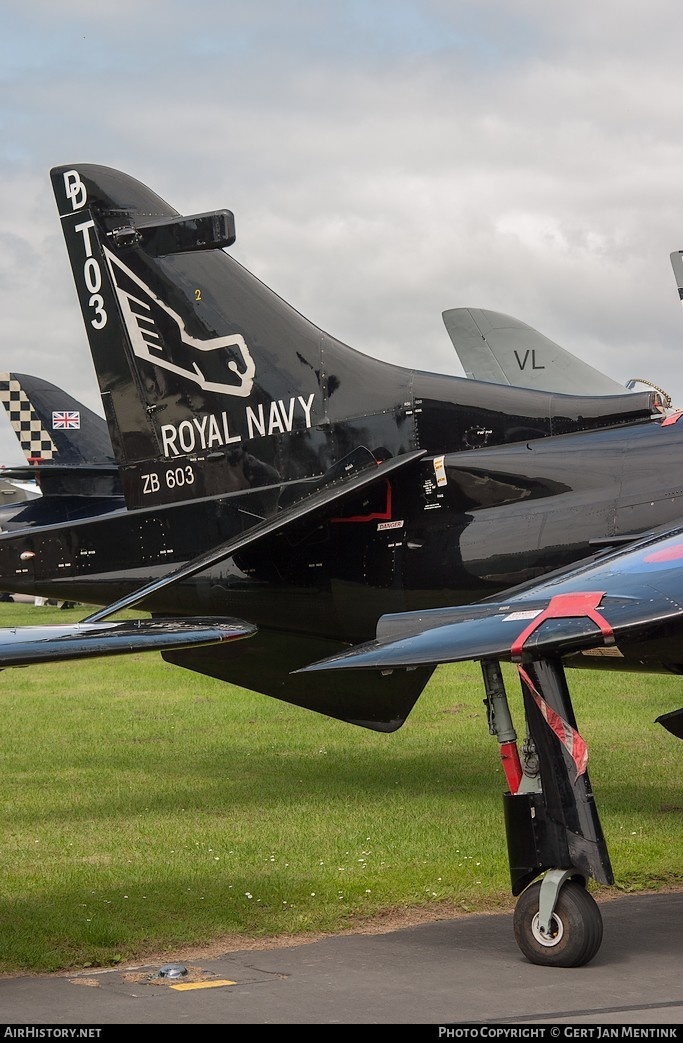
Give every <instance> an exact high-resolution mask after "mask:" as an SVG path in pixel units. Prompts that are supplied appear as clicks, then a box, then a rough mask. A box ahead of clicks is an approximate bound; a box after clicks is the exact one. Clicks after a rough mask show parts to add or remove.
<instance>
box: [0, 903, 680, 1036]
mask: <svg viewBox="0 0 683 1043" xmlns="http://www.w3.org/2000/svg"><path fill="white" fill-rule="evenodd" d="M600 908H601V912H602V917H603V923H604V936H603V942H602V946H601V948H600V950H599V952H598V953H597V955H596V956H595V958H594V959H593V960H592V961H591V962H590V963H589V964H587V965H586V966H584V967H578V968H570V969H554V968H547V967H539V966H535V965H533V964H531V963H529V962H527V961H526V960H525V958H524V957H523V956H522V954H521V952H520V950H519V949H518V948H517V944H516V942H515V940H514V935H513V931H512V916H511V915H509V914H484V915H474V914H473V915H471V916H465V917H458V918H457V919H453V920H438V921H436V922H433V923H427V924H420V925H419V926H415V927H405V928H401V929H400V930H392V931H389V932H387V933H383V934H344V935H340V936H330V937H326V938H323V939H322V940H318V941H312V942H306V943H303V944H297V945H291V946H286V947H282V948H265V947H264V948H259V949H244V950H241V951H238V952H227V953H225V954H224V955H221V956H218V957H212V958H210V959H207V960H191V961H183V960H182V958H180V959H179V960H178V962H177V963H170V964H162V965H150V966H128V967H119V968H117V969H116V970H106V971H82V972H79V973H77V974H69V975H61V974H59V975H40V976H37V977H36V976H18V977H5V978H2V979H0V1028H1V1031H0V1036H2V1038H20V1037H22V1038H31V1037H32V1038H41V1037H40V1036H38V1032H39V1031H41V1030H37V1031H36V1032H34V1033H30V1032H29V1033H25V1032H24V1033H22V1032H21V1031H20V1027H26V1026H41V1025H43V1026H47V1025H49V1026H53V1028H54V1029H56V1028H58V1027H60V1026H61V1027H65V1026H71V1027H74V1026H79V1027H81V1028H83V1027H98V1026H100V1027H102V1026H104V1027H103V1028H101V1029H100V1031H99V1033H97V1034H96V1035H93V1034H92V1033H91V1038H99V1039H103V1040H106V1039H107V1038H113V1035H112V1033H110V1032H108V1031H107V1028H106V1026H109V1025H111V1026H113V1025H302V1026H303V1025H327V1026H333V1025H398V1026H400V1025H422V1026H433V1028H432V1029H429V1030H428V1032H427V1035H429V1036H430V1037H433V1038H439V1030H440V1029H442V1031H441V1035H442V1036H443V1038H444V1039H447V1038H449V1034H447V1033H446V1032H444V1031H443V1029H444V1028H447V1027H449V1026H450V1027H453V1026H470V1028H469V1029H468V1030H467V1032H466V1033H461V1034H459V1035H457V1036H456V1037H455V1038H472V1037H473V1036H474V1038H477V1037H478V1038H489V1039H510V1038H515V1036H517V1037H518V1038H528V1034H527V1035H526V1036H525V1035H524V1033H522V1032H519V1033H517V1032H516V1033H514V1034H513V1033H511V1032H510V1033H503V1032H502V1031H500V1032H496V1031H495V1027H496V1026H498V1027H502V1026H511V1027H519V1026H525V1025H536V1026H547V1028H546V1029H545V1031H544V1032H543V1033H542V1034H537V1035H535V1037H534V1038H542V1039H547V1040H551V1039H553V1038H558V1037H559V1038H561V1039H567V1038H587V1039H591V1038H592V1039H598V1038H602V1037H601V1036H600V1035H599V1030H598V1029H592V1030H590V1029H589V1030H585V1029H583V1030H579V1029H577V1030H576V1031H575V1032H574V1031H573V1030H572V1029H570V1028H568V1026H596V1025H600V1026H619V1025H621V1026H657V1029H652V1030H651V1031H650V1033H645V1032H644V1031H643V1030H642V1029H641V1030H639V1031H638V1032H634V1031H633V1030H627V1031H626V1033H624V1031H623V1030H622V1032H621V1033H617V1032H616V1031H613V1032H610V1035H614V1037H615V1038H627V1037H631V1038H632V1037H633V1036H636V1035H637V1036H644V1035H647V1036H648V1038H669V1039H670V1038H675V1039H683V892H680V893H674V894H652V895H649V894H648V895H642V894H639V895H628V896H623V897H619V898H615V899H611V900H609V901H606V902H603V903H601V906H600ZM178 967H180V968H185V969H186V973H185V974H182V975H181V976H180V977H170V976H168V973H169V970H168V969H169V968H171V969H175V968H178ZM162 970H164V974H160V971H162ZM7 1026H17V1029H16V1030H11V1029H9V1028H8V1027H7ZM471 1026H479V1027H480V1028H479V1029H478V1032H477V1033H474V1032H473V1029H472V1028H471ZM481 1026H490V1028H488V1029H486V1030H482V1028H481ZM662 1026H672V1027H677V1029H674V1028H670V1029H668V1030H666V1031H662V1028H661V1027H662ZM42 1031H43V1032H45V1030H42ZM60 1035H61V1034H60V1033H57V1032H56V1031H54V1032H53V1033H52V1034H51V1038H55V1036H58V1037H59V1036H60ZM81 1035H82V1036H83V1035H85V1033H81ZM42 1038H48V1036H47V1035H43V1036H42ZM61 1038H66V1033H64V1035H61ZM450 1038H454V1037H453V1036H450Z"/></svg>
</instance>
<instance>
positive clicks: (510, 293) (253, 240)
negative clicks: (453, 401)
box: [0, 0, 683, 462]
mask: <svg viewBox="0 0 683 1043" xmlns="http://www.w3.org/2000/svg"><path fill="white" fill-rule="evenodd" d="M682 27H683V7H681V4H680V0H649V3H648V4H646V5H645V4H643V5H641V4H624V3H623V2H617V0H574V2H573V3H572V4H565V5H560V4H552V3H548V2H547V0H545V2H542V0H472V2H466V0H144V2H140V0H98V2H97V3H92V2H91V0H88V2H86V0H60V2H59V3H58V4H57V3H54V2H53V0H3V3H2V6H1V9H0V85H1V87H0V90H1V94H0V98H1V101H0V106H1V113H2V123H1V134H0V307H1V309H2V312H1V313H2V316H3V333H2V348H1V349H0V350H1V352H2V355H1V360H0V371H7V370H15V371H19V372H24V373H34V374H37V375H39V376H42V377H44V378H45V379H47V380H50V381H52V382H53V383H56V384H59V385H60V386H62V387H64V388H66V389H67V390H69V391H70V392H71V393H72V394H74V395H75V396H76V397H77V398H79V399H80V400H81V401H82V402H84V403H85V404H86V405H89V406H90V407H91V408H94V409H96V410H97V411H98V412H99V411H101V410H100V401H99V394H98V391H97V385H96V381H95V375H94V371H93V368H92V363H91V359H90V354H89V350H88V346H87V340H86V337H85V332H84V329H83V325H82V322H81V318H80V312H79V309H78V306H77V301H76V293H75V288H74V285H73V279H72V275H71V270H70V268H69V266H68V264H67V257H66V250H65V247H64V243H63V240H62V236H61V231H60V228H59V224H58V220H57V211H56V208H55V204H54V199H53V196H52V191H51V187H50V181H49V171H50V168H51V167H52V166H56V165H59V164H77V163H82V162H85V163H99V164H105V165H108V166H112V167H116V168H118V169H121V170H124V171H126V172H127V173H129V174H131V175H132V176H134V177H136V178H138V179H139V180H141V181H143V182H145V183H146V184H148V185H149V186H150V187H151V188H152V189H153V190H154V191H155V192H157V193H158V194H159V195H160V196H162V197H163V198H164V199H166V200H167V201H168V202H169V203H170V204H171V205H172V206H173V207H175V208H176V209H177V210H179V211H180V212H181V213H199V212H202V211H206V210H212V209H217V208H223V207H225V208H228V209H230V210H232V211H233V212H234V214H235V220H236V227H237V242H236V244H235V246H234V247H232V252H233V253H234V255H235V257H236V258H237V259H238V260H239V261H240V262H241V263H242V264H244V265H245V266H246V267H247V268H249V269H250V270H251V271H252V272H253V273H254V274H255V275H257V276H258V277H259V278H260V279H262V280H263V281H264V282H266V283H267V284H268V285H269V286H270V287H272V289H274V290H275V291H276V292H277V293H279V294H280V295H281V296H283V297H285V298H286V299H287V300H288V301H289V302H290V303H291V304H293V305H294V306H295V307H296V308H298V309H299V311H301V312H303V313H304V314H305V315H306V316H307V317H308V318H309V319H311V320H312V321H313V322H315V323H316V324H317V325H318V326H320V327H322V329H324V330H326V331H327V332H329V333H331V334H333V335H335V336H337V337H339V338H340V339H341V340H343V341H346V342H347V343H349V344H351V345H352V346H353V347H355V348H357V349H358V350H360V351H363V352H365V353H367V354H370V355H375V356H377V357H379V358H382V359H385V360H388V361H395V362H398V363H400V364H401V365H406V366H410V367H417V368H420V369H431V370H440V371H445V372H450V373H459V374H462V372H463V370H462V367H461V365H460V363H459V361H458V359H457V356H456V355H455V352H454V351H453V348H452V346H451V343H450V341H449V339H448V336H447V334H446V331H445V327H444V325H443V321H442V318H441V313H442V311H444V310H445V309H447V308H452V307H461V306H469V307H475V308H491V309H494V310H497V311H502V312H505V313H507V314H509V315H513V316H516V317H517V318H520V319H522V320H524V321H525V322H527V323H528V324H529V325H531V326H534V327H535V328H536V329H538V330H539V331H540V332H542V333H544V334H545V335H546V336H548V337H550V338H551V339H553V340H555V341H557V342H559V343H560V344H562V345H563V346H564V347H566V348H568V349H570V350H571V351H573V352H574V353H575V354H576V355H579V356H581V357H582V358H584V359H586V360H587V361H589V362H591V364H592V365H594V366H596V367H597V368H599V369H601V370H603V371H604V372H606V373H608V374H609V375H610V376H612V377H614V378H615V379H617V380H619V381H626V380H627V379H628V378H630V377H644V378H646V379H648V380H651V381H654V382H655V383H657V384H658V385H660V386H661V387H663V388H665V390H667V391H668V392H669V393H670V394H671V395H672V396H673V400H674V405H681V406H683V364H682V363H683V313H682V310H681V305H680V302H679V300H678V294H677V290H676V284H675V281H674V277H673V273H672V269H671V264H670V260H669V254H670V253H671V252H672V251H673V250H678V249H683V111H682V106H681V98H682V97H683V62H682V61H681V40H682V35H681V29H682ZM21 459H22V457H21V455H20V453H19V450H18V443H17V442H16V440H15V439H14V436H13V434H12V432H11V429H10V427H9V423H8V422H7V421H6V418H5V417H4V416H1V417H0V462H20V461H21Z"/></svg>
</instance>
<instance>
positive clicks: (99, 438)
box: [0, 373, 121, 521]
mask: <svg viewBox="0 0 683 1043" xmlns="http://www.w3.org/2000/svg"><path fill="white" fill-rule="evenodd" d="M0 401H2V404H3V405H4V407H5V410H6V412H7V416H8V418H9V422H10V424H11V425H12V429H13V431H14V433H15V434H16V436H17V438H18V439H19V445H20V446H21V450H22V452H23V453H24V456H25V457H26V464H25V465H24V466H23V467H21V466H20V467H11V468H7V469H6V471H5V473H6V475H7V476H8V477H9V478H13V479H23V480H26V479H31V480H32V481H35V483H36V485H37V487H38V489H39V490H40V493H42V495H43V496H51V497H55V496H60V497H73V496H78V497H86V498H87V499H89V500H91V499H93V498H97V499H100V500H102V499H110V498H112V497H115V498H120V496H121V484H120V479H119V471H118V466H117V464H116V460H115V458H114V453H113V450H112V446H111V439H110V438H109V429H108V427H107V422H106V420H105V419H104V418H103V417H101V416H98V415H97V413H95V412H93V410H92V409H89V408H88V407H87V406H84V405H83V403H82V402H79V401H77V399H75V398H74V397H73V396H72V395H69V394H68V393H67V392H66V391H63V390H62V389H61V388H59V387H57V386H56V385H55V384H50V383H49V382H48V381H47V380H43V379H42V378H41V377H34V376H31V375H29V374H27V373H3V374H0ZM16 520H17V521H21V520H22V516H20V515H17V517H16Z"/></svg>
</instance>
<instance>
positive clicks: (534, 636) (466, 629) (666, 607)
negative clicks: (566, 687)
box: [305, 528, 683, 673]
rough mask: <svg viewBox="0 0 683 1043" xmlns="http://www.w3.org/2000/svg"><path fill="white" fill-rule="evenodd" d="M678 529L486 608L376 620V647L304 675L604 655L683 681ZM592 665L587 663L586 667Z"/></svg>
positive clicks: (682, 569) (358, 649)
mask: <svg viewBox="0 0 683 1043" xmlns="http://www.w3.org/2000/svg"><path fill="white" fill-rule="evenodd" d="M682 642H683V528H677V529H675V530H672V531H670V532H669V533H668V534H666V535H659V536H656V537H655V536H651V537H649V538H646V539H643V540H639V541H638V542H637V543H636V544H635V545H629V546H628V547H626V548H620V549H618V550H615V551H612V552H611V553H607V554H603V555H598V556H596V557H594V558H591V559H590V560H589V561H587V562H584V563H583V564H580V565H578V566H576V567H574V568H571V569H568V570H563V571H562V573H561V574H559V573H558V574H556V575H555V577H554V578H553V577H546V578H545V579H544V580H542V581H541V582H539V583H538V584H534V585H529V584H526V585H525V586H524V588H517V592H515V589H512V590H511V591H509V593H508V597H507V598H506V599H505V600H504V601H503V600H495V601H493V600H489V601H484V602H479V603H477V604H473V605H464V606H459V607H455V608H446V609H435V610H433V611H429V612H412V613H398V614H395V615H385V616H383V617H382V618H381V619H380V621H379V623H378V627H377V636H376V639H375V640H374V641H371V642H367V643H366V644H363V645H357V646H355V647H354V648H352V649H350V650H348V651H347V652H344V653H342V654H340V655H338V656H333V657H331V658H328V659H325V660H323V661H321V662H318V663H314V664H311V665H310V666H309V667H306V668H305V670H306V671H325V670H345V669H360V668H363V669H368V668H371V669H380V670H390V669H395V668H411V667H416V666H424V665H428V664H430V665H436V664H439V663H454V662H462V661H465V660H489V659H497V660H503V661H505V660H508V661H521V660H538V659H542V658H544V657H547V656H548V655H551V654H559V655H562V656H569V655H572V654H574V653H580V652H584V651H586V650H592V649H596V648H605V647H609V648H610V649H611V651H612V653H613V655H614V656H615V657H616V658H617V659H618V660H619V661H620V663H621V665H622V666H623V667H624V668H634V667H636V668H637V667H641V668H642V669H645V670H648V669H649V670H651V671H653V672H657V671H671V672H674V673H682V672H683V643H682ZM593 662H595V661H593Z"/></svg>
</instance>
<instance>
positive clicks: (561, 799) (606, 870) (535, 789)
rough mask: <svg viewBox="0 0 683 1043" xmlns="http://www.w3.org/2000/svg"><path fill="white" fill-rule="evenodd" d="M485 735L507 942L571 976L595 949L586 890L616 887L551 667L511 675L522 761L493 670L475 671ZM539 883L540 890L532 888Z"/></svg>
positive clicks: (560, 678) (577, 742) (596, 930)
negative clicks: (506, 898) (502, 839)
mask: <svg viewBox="0 0 683 1043" xmlns="http://www.w3.org/2000/svg"><path fill="white" fill-rule="evenodd" d="M481 667H482V674H483V678H484V687H485V690H486V699H485V704H486V706H487V710H488V720H489V731H490V732H491V734H493V735H495V736H496V738H497V739H498V742H499V743H500V750H501V759H502V762H503V768H504V770H505V775H506V779H507V782H508V787H509V789H508V792H506V793H505V794H504V795H503V806H504V811H505V828H506V834H507V842H508V858H509V862H510V878H511V883H512V893H513V895H515V896H517V895H519V896H520V897H519V901H518V902H517V907H516V909H515V913H514V918H513V926H514V933H515V939H516V941H517V944H518V946H519V948H520V950H521V951H522V953H523V954H524V956H525V957H526V958H527V959H528V960H530V961H531V963H536V964H542V965H544V966H547V967H579V966H582V965H583V964H586V963H588V962H589V961H590V960H592V959H593V957H594V956H595V954H596V953H597V951H598V949H599V948H600V944H601V942H602V933H603V927H602V916H601V914H600V909H599V907H598V905H597V903H596V902H595V900H594V898H593V897H592V895H591V894H590V893H589V892H588V891H587V890H586V881H587V879H588V878H589V877H593V878H594V879H595V880H597V881H599V882H600V883H605V884H611V883H613V882H614V878H613V875H612V868H611V865H610V861H609V855H608V853H607V846H606V843H605V838H604V835H603V832H602V827H601V825H600V821H599V818H598V813H597V810H596V807H595V799H594V797H593V792H592V790H591V786H590V782H589V779H588V774H587V772H586V761H587V753H586V748H585V744H584V743H583V740H582V739H581V736H580V735H579V734H578V732H577V731H576V721H575V718H574V712H573V709H572V705H571V699H570V696H569V690H568V688H567V684H566V679H565V674H564V668H563V666H562V662H561V659H560V658H559V656H558V657H553V658H547V659H541V660H538V661H535V662H531V663H527V664H525V666H524V667H521V666H520V667H519V671H520V678H521V682H522V694H523V698H524V710H525V716H526V723H527V733H528V734H527V738H526V740H525V742H524V745H523V747H522V757H521V759H520V757H519V754H518V752H517V747H516V738H517V736H516V734H515V731H514V727H513V725H512V718H511V715H510V711H509V707H508V703H507V695H506V692H505V684H504V681H503V677H502V673H501V670H500V664H499V663H498V662H494V661H491V660H488V661H483V662H482V664H481ZM542 874H545V875H544V876H543V879H542V880H538V879H537V878H538V877H539V876H541V875H542Z"/></svg>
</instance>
